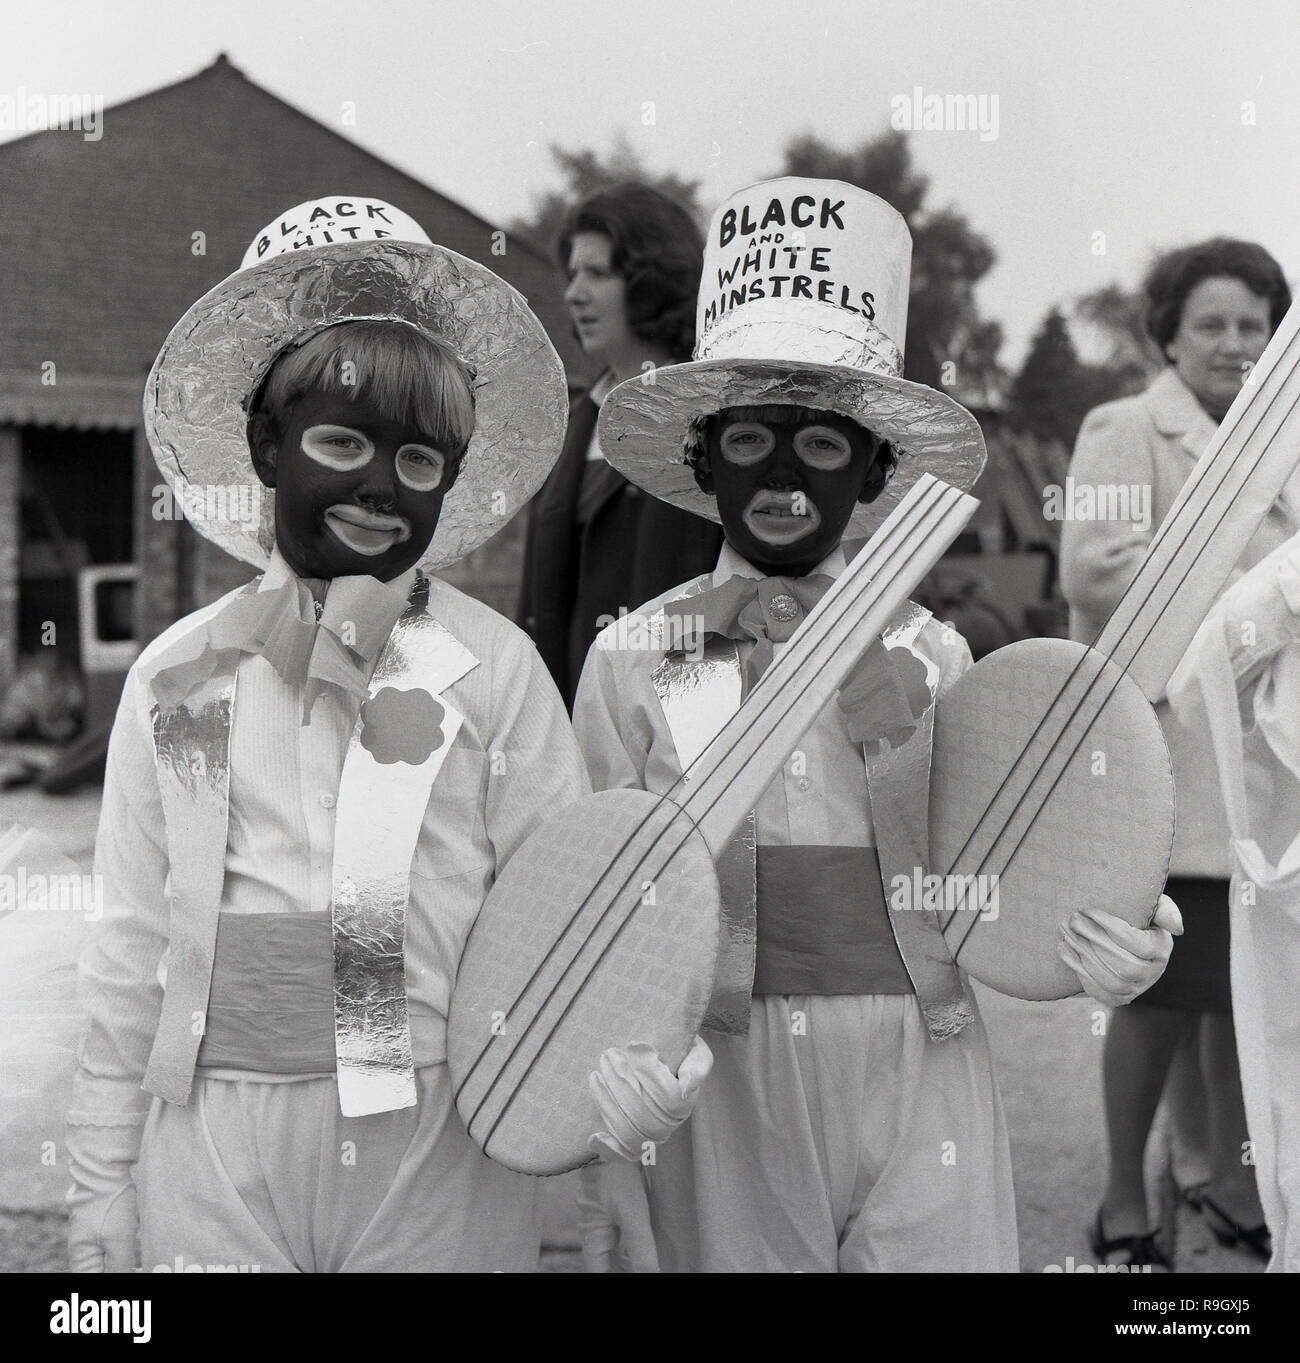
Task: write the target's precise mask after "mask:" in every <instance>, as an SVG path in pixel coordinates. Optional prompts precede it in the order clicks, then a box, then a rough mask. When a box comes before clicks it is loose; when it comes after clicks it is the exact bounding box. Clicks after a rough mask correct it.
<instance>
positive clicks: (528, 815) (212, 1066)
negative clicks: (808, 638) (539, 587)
mask: <svg viewBox="0 0 1300 1363" xmlns="http://www.w3.org/2000/svg"><path fill="white" fill-rule="evenodd" d="M565 406H566V395H565V385H564V378H563V374H562V371H561V368H560V364H559V361H558V358H557V357H556V355H555V352H554V350H553V349H552V347H551V345H550V343H549V342H548V340H547V338H546V335H545V333H544V331H543V330H542V327H541V325H540V323H539V322H538V321H537V319H536V318H535V317H534V316H533V314H532V313H531V312H530V311H529V309H528V307H527V305H526V304H525V302H524V300H523V299H522V298H521V297H520V296H519V295H518V294H517V293H516V292H515V291H514V290H513V289H512V288H510V287H509V286H508V285H507V284H505V283H504V282H503V281H502V280H500V279H499V278H497V277H496V276H495V275H494V274H492V273H491V272H490V271H488V270H486V269H484V268H483V267H482V266H480V265H477V264H475V263H474V262H472V261H470V260H467V259H464V258H463V257H461V256H458V255H456V254H455V253H453V252H451V251H448V250H445V249H443V248H441V247H438V246H435V245H433V244H432V243H430V241H429V239H428V237H426V236H425V234H424V232H423V231H422V230H421V229H420V228H419V226H418V225H417V224H415V223H414V222H413V221H412V220H411V219H410V218H408V217H407V216H406V215H405V214H403V213H401V212H400V211H399V210H397V209H395V208H393V206H392V205H389V204H386V203H382V202H380V201H377V200H371V199H364V198H358V197H352V196H346V195H344V196H333V197H331V198H327V199H322V200H319V201H316V202H312V203H305V204H301V205H299V206H298V207H297V208H294V209H292V210H290V211H289V212H287V213H285V214H283V215H281V217H279V218H277V219H276V220H275V221H274V222H272V223H270V224H269V225H268V226H267V227H266V228H265V229H264V230H263V231H262V232H259V233H258V234H257V236H256V237H255V238H254V241H253V244H252V245H251V246H250V248H249V251H248V254H247V255H246V257H245V259H244V262H243V265H242V266H241V268H240V270H239V271H237V272H236V273H235V274H233V275H231V276H230V277H229V278H228V279H227V280H225V281H224V282H223V283H222V284H220V285H218V286H217V287H216V288H215V289H213V290H212V291H211V292H210V293H208V294H207V295H206V296H205V297H204V298H202V299H201V300H200V301H199V302H198V303H196V304H195V305H194V306H193V307H192V308H191V309H190V310H189V312H188V313H186V315H185V316H184V317H183V318H182V319H181V321H180V322H179V323H177V325H176V327H175V328H174V329H173V331H172V333H171V335H170V336H169V337H168V339H167V341H166V343H165V344H164V346H163V348H162V351H161V353H160V354H159V356H158V359H157V361H156V363H155V364H154V367H153V370H152V372H151V374H150V376H149V380H148V385H147V389H146V394H145V424H146V429H147V432H148V435H149V440H150V443H151V444H152V446H153V449H154V452H155V455H156V457H157V460H158V463H159V467H160V468H161V469H162V472H163V474H164V476H165V477H166V479H167V480H168V483H169V484H170V485H171V487H172V489H173V491H174V492H175V494H176V496H177V500H178V501H180V503H181V505H183V506H185V507H187V508H194V509H195V511H196V513H197V512H198V511H201V510H204V509H210V508H214V507H215V508H218V509H223V510H224V511H225V513H226V514H224V515H214V516H196V521H195V523H196V528H197V529H198V530H199V531H200V532H201V533H203V534H204V535H206V536H207V537H208V538H210V539H211V540H213V541H215V542H216V543H217V544H219V545H221V546H222V547H223V548H225V549H227V550H228V551H230V552H231V553H233V554H236V555H238V556H239V557H240V558H242V559H244V560H245V561H247V562H249V563H252V564H255V565H257V566H258V567H259V568H262V569H263V570H264V572H263V575H262V576H261V577H260V578H259V579H257V580H256V581H254V582H253V583H250V584H249V585H248V586H247V587H245V588H243V589H241V590H238V591H236V592H232V593H231V594H229V595H228V596H226V597H224V598H223V599H221V600H220V601H218V602H216V603H215V604H214V605H212V606H209V607H207V608H206V609H203V610H200V611H197V612H195V613H194V614H192V615H190V616H187V617H186V618H185V619H183V620H181V621H180V622H178V623H177V624H176V625H174V626H173V627H172V628H171V629H169V630H167V631H166V632H165V633H164V634H163V635H162V636H161V637H160V638H158V639H157V640H155V641H154V642H153V643H152V644H151V645H150V646H149V647H148V648H146V649H145V651H144V653H143V654H142V655H141V657H140V659H139V661H138V662H137V663H136V665H135V666H134V667H133V668H132V670H131V673H130V676H129V677H128V679H127V682H126V686H125V689H124V692H123V696H122V701H121V706H120V709H119V711H118V716H117V721H116V723H115V726H114V729H113V736H112V741H111V745H110V750H109V757H108V770H107V777H106V782H105V790H104V807H103V816H102V819H101V823H100V829H99V837H98V843H97V847H96V869H97V871H98V873H99V874H100V875H101V876H102V877H103V884H104V887H105V899H106V909H105V915H104V930H103V932H102V933H101V935H100V938H99V940H98V943H97V945H96V946H95V948H94V950H93V951H92V953H91V954H90V955H89V956H88V958H87V959H86V961H85V962H84V964H83V987H84V990H85V997H86V1001H87V1005H88V1009H89V1014H90V1027H89V1033H88V1036H87V1039H86V1041H85V1044H84V1046H83V1048H82V1051H81V1056H80V1067H79V1070H78V1073H77V1076H76V1082H75V1088H74V1097H73V1103H72V1110H71V1112H70V1115H69V1123H70V1124H69V1134H68V1147H69V1152H70V1156H71V1164H72V1172H73V1178H74V1188H73V1191H72V1193H71V1194H70V1199H69V1200H70V1204H71V1227H70V1244H71V1258H72V1264H73V1267H74V1268H85V1269H95V1268H108V1269H123V1268H129V1267H131V1266H133V1265H134V1264H135V1263H136V1262H137V1258H136V1247H135V1240H136V1235H137V1223H138V1234H139V1240H140V1247H141V1251H142V1255H143V1259H142V1262H143V1265H144V1267H145V1268H154V1267H158V1266H162V1267H164V1268H168V1269H171V1268H178V1269H179V1268H188V1267H192V1266H194V1265H199V1266H206V1265H209V1264H221V1265H223V1266H230V1265H237V1266H239V1267H240V1268H247V1269H249V1270H250V1271H251V1270H257V1271H262V1272H270V1271H335V1270H350V1271H356V1270H367V1269H393V1270H408V1271H409V1270H416V1269H449V1268H456V1269H483V1270H489V1269H492V1270H495V1269H533V1268H535V1267H536V1263H537V1254H538V1248H539V1234H538V1228H537V1224H536V1214H535V1192H534V1190H535V1182H534V1180H532V1179H529V1178H527V1177H525V1176H523V1175H520V1174H516V1173H513V1172H511V1171H510V1170H507V1169H505V1168H504V1167H502V1166H499V1165H496V1164H493V1163H492V1162H490V1161H489V1160H487V1159H486V1158H485V1157H484V1156H483V1155H482V1154H481V1153H480V1152H479V1151H478V1149H477V1147H475V1146H474V1145H473V1144H472V1143H471V1142H470V1140H469V1138H468V1136H467V1135H466V1133H465V1130H464V1128H463V1126H462V1124H461V1122H460V1119H459V1118H458V1117H457V1116H456V1113H455V1110H454V1108H453V1105H452V1097H451V1081H450V1079H449V1078H448V1074H447V1067H446V1064H445V1018H446V1013H447V1007H448V1000H449V994H450V990H451V985H452V983H453V981H454V978H455V973H456V968H457V964H458V961H459V957H460V953H461V950H462V948H463V946H464V942H465V940H466V937H467V935H468V933H469V930H470V927H471V925H472V923H473V921H474V918H475V916H476V914H477V912H478V910H479V907H480V905H481V904H482V901H483V899H484V896H485V894H486V893H487V891H488V889H489V888H490V886H491V885H492V883H493V879H494V876H495V874H496V872H497V870H498V868H500V867H501V866H502V865H503V864H504V863H505V862H506V861H507V860H508V859H509V858H510V856H511V855H512V854H513V852H514V850H515V849H516V848H517V847H518V846H519V845H520V844H521V843H522V842H523V841H524V839H525V838H526V837H527V835H528V833H529V832H530V831H531V830H532V828H533V826H534V825H535V824H536V822H538V821H539V820H540V819H541V818H542V817H543V816H544V815H545V814H547V813H549V812H550V811H552V810H554V809H555V808H557V807H561V806H563V805H564V804H566V803H567V802H569V801H570V800H571V799H573V798H576V797H577V796H578V795H580V794H582V793H584V792H585V791H586V790H587V789H588V786H587V781H586V777H585V775H584V773H583V770H582V763H581V758H580V755H579V753H578V750H577V747H576V745H575V743H574V740H573V735H572V731H571V730H570V728H569V724H568V720H567V717H566V715H565V710H564V706H563V705H562V704H561V702H560V699H559V696H558V695H557V694H556V691H555V688H554V686H553V685H552V683H551V680H550V678H549V676H548V674H547V672H546V669H545V667H543V666H542V664H541V661H540V659H539V658H538V656H537V654H536V653H535V651H534V650H533V648H532V645H531V644H530V643H529V641H528V640H527V639H526V637H525V636H524V635H523V634H522V633H521V632H520V631H519V630H517V629H516V628H515V627H514V626H513V625H511V624H509V623H508V622H507V621H505V620H503V619H502V618H501V617H500V616H498V615H497V614H495V613H494V612H493V611H491V610H489V609H488V608H486V607H485V606H482V605H480V604H478V603H477V602H475V601H473V600H471V599H470V598H468V597H465V596H463V595H461V594H460V593H459V592H457V591H455V590H454V589H453V588H451V587H450V586H448V585H447V584H445V583H444V582H441V581H439V580H438V579H437V578H436V577H431V576H429V575H428V574H427V572H426V570H429V569H434V568H437V567H439V566H441V565H444V564H449V563H453V562H455V561H456V560H457V559H458V558H460V557H462V556H463V555H464V554H466V553H468V552H469V551H470V550H471V549H473V548H474V547H475V546H477V545H479V544H481V543H483V542H484V541H485V540H486V539H487V538H488V537H489V536H490V535H492V534H493V533H495V531H496V530H497V529H499V528H500V527H501V526H502V525H504V524H505V522H506V521H507V520H508V519H509V517H510V516H511V515H512V514H513V513H514V511H516V510H517V509H518V508H519V507H520V506H522V505H523V504H524V502H525V501H526V500H527V499H528V498H529V497H530V496H531V495H532V493H533V492H535V491H536V489H537V488H538V487H539V486H540V485H541V483H542V481H543V479H544V478H545V476H546V473H547V471H548V470H549V468H550V467H551V465H552V463H553V462H554V460H555V457H556V455H557V454H558V452H559V449H560V446H561V441H562V437H563V431H564V420H565ZM213 489H216V490H218V491H224V492H226V493H228V494H230V495H227V496H224V497H215V496H213V495H211V492H212V490H213ZM234 493H239V494H240V495H233V494H234ZM245 494H248V495H245ZM232 509H234V510H236V511H238V512H239V513H240V514H237V515H236V514H231V512H232Z"/></svg>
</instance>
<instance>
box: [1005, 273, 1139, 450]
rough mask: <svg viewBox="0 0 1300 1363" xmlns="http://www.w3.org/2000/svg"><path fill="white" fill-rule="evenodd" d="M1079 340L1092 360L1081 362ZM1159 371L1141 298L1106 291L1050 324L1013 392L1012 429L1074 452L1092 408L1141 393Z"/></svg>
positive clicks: (1052, 317) (1113, 287)
mask: <svg viewBox="0 0 1300 1363" xmlns="http://www.w3.org/2000/svg"><path fill="white" fill-rule="evenodd" d="M1076 336H1080V337H1082V340H1083V343H1084V345H1085V346H1086V348H1087V353H1088V355H1089V356H1090V358H1089V359H1085V358H1083V357H1082V356H1080V354H1079V350H1078V347H1077V346H1076V344H1075V339H1074V338H1075V337H1076ZM1160 368H1161V364H1160V360H1159V357H1158V356H1157V355H1156V352H1155V348H1154V347H1153V346H1152V345H1151V344H1150V342H1149V341H1148V340H1147V337H1146V329H1145V324H1144V322H1143V302H1142V298H1141V295H1139V294H1134V293H1129V292H1127V291H1126V290H1124V289H1122V288H1120V286H1119V285H1118V284H1108V285H1106V286H1105V287H1104V288H1100V289H1095V290H1094V291H1093V292H1092V293H1087V294H1084V295H1083V296H1082V297H1080V298H1078V299H1077V300H1076V301H1075V302H1074V304H1073V306H1072V307H1070V308H1069V309H1068V311H1067V310H1063V309H1062V308H1060V307H1054V308H1053V309H1052V310H1051V311H1050V312H1049V313H1048V314H1047V316H1046V318H1044V320H1043V324H1042V326H1041V327H1040V328H1039V330H1038V332H1037V334H1036V335H1035V337H1034V339H1033V341H1032V343H1031V344H1030V347H1029V353H1028V354H1027V355H1026V356H1025V361H1024V364H1022V365H1021V367H1020V372H1019V373H1018V374H1017V375H1016V377H1015V379H1014V381H1013V382H1012V385H1011V392H1010V396H1009V404H1008V405H1009V408H1010V413H1009V415H1010V420H1011V424H1012V425H1013V426H1014V427H1015V428H1016V429H1017V430H1021V431H1030V432H1032V433H1033V434H1034V435H1037V436H1040V437H1041V438H1043V439H1045V440H1052V439H1054V440H1059V441H1060V442H1061V443H1062V444H1064V445H1065V446H1066V448H1067V449H1068V448H1072V447H1073V445H1074V438H1075V436H1076V435H1077V434H1078V432H1079V427H1080V425H1081V424H1082V423H1083V418H1084V417H1085V416H1087V414H1088V413H1089V412H1090V411H1091V410H1092V409H1093V408H1094V407H1096V406H1099V405H1100V404H1101V403H1103V402H1110V401H1111V400H1112V399H1114V398H1121V397H1126V396H1127V395H1129V394H1130V393H1137V392H1140V391H1141V390H1142V389H1143V388H1145V387H1146V386H1147V384H1148V383H1149V382H1150V381H1151V379H1152V378H1154V377H1155V375H1156V374H1157V373H1158V372H1159V370H1160Z"/></svg>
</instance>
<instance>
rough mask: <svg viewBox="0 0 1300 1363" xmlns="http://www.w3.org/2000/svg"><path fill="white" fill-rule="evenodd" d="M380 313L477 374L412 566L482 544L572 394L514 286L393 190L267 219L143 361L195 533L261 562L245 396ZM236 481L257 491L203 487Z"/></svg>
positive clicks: (500, 521) (153, 435)
mask: <svg viewBox="0 0 1300 1363" xmlns="http://www.w3.org/2000/svg"><path fill="white" fill-rule="evenodd" d="M376 320H379V321H393V322H400V323H404V324H405V325H408V326H411V327H414V328H415V329H416V330H417V331H421V332H423V333H424V334H425V335H428V336H432V337H436V338H438V339H440V340H442V341H445V342H447V343H448V344H450V345H451V347H452V348H453V349H454V350H455V351H456V352H457V354H459V355H460V356H461V358H462V359H463V360H464V361H465V362H466V363H467V364H468V365H469V367H470V369H471V370H472V371H473V373H474V376H475V378H474V398H475V428H474V434H473V436H472V438H471V439H470V442H469V448H468V450H467V451H466V453H465V459H464V463H463V465H462V468H461V472H460V474H459V475H458V477H457V479H456V482H455V483H454V484H453V486H452V488H451V490H450V491H449V492H448V493H447V496H446V498H445V500H444V501H443V504H442V511H441V514H440V515H439V518H438V528H437V531H436V533H435V534H434V537H433V540H432V542H431V543H430V545H429V547H428V549H427V550H426V552H425V554H424V556H423V558H422V559H421V560H420V565H421V567H423V568H427V569H434V568H439V567H443V566H445V565H447V564H449V563H454V562H455V561H456V560H457V559H459V558H462V557H463V556H464V555H465V554H467V553H469V552H470V550H472V549H474V548H477V546H478V545H480V544H482V543H483V542H484V541H485V540H487V539H489V538H490V537H491V536H492V535H494V534H495V533H496V532H497V531H498V530H500V529H501V528H502V527H503V526H504V525H505V524H506V522H507V521H508V520H509V519H510V517H511V516H512V515H514V513H515V512H516V511H517V510H518V509H519V508H520V507H521V506H523V505H524V503H525V502H527V501H528V499H529V498H530V497H531V496H532V495H533V493H534V492H536V491H537V489H538V488H539V487H540V486H541V485H542V483H543V481H544V480H545V478H546V475H547V473H548V472H549V471H550V469H551V466H552V465H553V464H554V463H555V461H556V459H557V458H558V457H559V453H560V448H561V445H562V443H563V439H564V428H565V423H566V421H567V415H568V394H567V389H566V385H565V380H564V370H563V367H562V366H561V364H560V359H559V356H558V355H556V353H555V350H554V347H553V346H552V345H551V343H550V340H549V339H548V337H547V335H546V332H545V330H544V329H543V327H542V324H541V322H539V321H538V319H537V318H536V316H534V314H533V313H532V311H531V310H530V309H529V307H528V304H527V302H526V301H525V300H524V298H523V296H522V295H521V294H519V293H518V292H516V290H515V289H513V288H512V287H511V286H510V285H509V284H507V283H506V282H505V280H503V279H501V278H500V277H498V276H497V275H495V274H493V273H492V271H491V270H489V269H487V268H486V267H484V266H482V265H480V264H478V263H477V262H476V261H473V260H469V259H467V258H466V257H465V256H461V255H458V254H457V253H456V252H455V251H449V250H447V249H446V248H445V247H443V246H436V245H434V244H433V243H432V242H431V241H430V240H429V238H428V236H427V235H426V234H425V232H424V230H423V229H422V228H421V227H420V225H419V224H418V223H417V222H415V220H414V219H413V218H411V217H409V216H408V215H407V214H405V213H403V212H402V211H401V210H400V209H397V208H394V207H393V206H392V205H391V204H388V203H385V202H383V201H382V200H379V199H368V198H364V197H360V196H358V195H349V194H331V195H327V196H325V197H324V198H321V199H314V200H309V201H308V202H307V203H302V204H299V205H297V207H295V208H291V209H289V210H288V211H287V212H285V213H281V214H280V215H279V216H278V217H276V218H275V219H273V220H272V221H271V222H270V223H268V224H267V225H266V226H265V227H264V228H262V230H261V231H260V232H258V233H257V234H256V235H255V236H254V237H253V240H252V242H251V243H250V245H249V247H248V250H247V251H246V252H245V253H244V258H243V261H242V263H241V265H240V267H239V269H238V270H236V271H235V272H234V273H233V274H232V275H230V276H229V277H228V278H226V279H225V280H223V281H222V282H221V283H220V284H218V285H217V286H216V287H215V288H214V289H212V290H210V291H209V292H208V293H206V294H204V296H203V297H202V298H200V299H199V301H198V302H197V303H195V304H194V305H193V306H192V307H191V308H190V309H189V310H188V311H187V312H186V313H185V315H184V316H183V317H182V318H181V319H180V321H179V322H177V323H176V325H175V326H174V327H173V328H172V330H171V333H170V335H169V336H168V337H167V339H166V341H164V342H163V346H162V349H161V350H160V351H159V352H158V358H157V359H156V360H155V361H154V365H153V368H152V369H151V370H150V372H149V378H148V380H147V382H146V384H145V393H144V425H145V433H146V435H147V436H148V439H149V444H150V446H151V447H152V449H153V453H154V458H155V459H156V460H157V462H158V467H159V469H160V470H161V472H162V475H163V477H164V478H165V479H166V480H167V483H168V484H169V486H170V488H171V490H172V493H173V495H174V496H175V498H176V500H177V502H178V504H179V505H180V506H182V507H183V508H184V509H185V512H186V515H187V517H188V518H189V519H190V520H191V523H192V524H193V525H194V528H195V529H196V530H197V531H198V532H199V533H200V534H201V535H203V536H205V537H206V538H207V539H209V540H211V541H212V542H213V543H214V544H217V545H219V546H220V547H221V548H222V549H224V550H226V551H227V552H228V553H231V554H233V555H234V556H235V557H236V558H240V559H243V560H244V561H245V562H247V563H252V564H255V565H256V566H258V567H265V566H266V564H267V562H268V560H269V558H270V554H271V549H272V547H273V546H274V542H275V496H274V493H272V492H271V491H270V490H269V489H263V488H262V486H261V484H260V482H258V480H257V477H256V474H255V473H254V471H253V466H252V461H251V459H250V457H249V450H248V437H247V423H248V409H249V404H250V403H251V401H252V399H253V397H254V395H255V394H256V393H257V391H258V390H259V388H260V387H261V385H262V382H263V380H264V379H265V378H266V375H267V373H268V372H269V370H270V368H271V366H272V365H273V364H274V362H275V360H276V359H277V358H278V357H279V356H280V355H281V354H282V353H283V352H284V351H285V350H286V349H288V348H290V347H292V346H295V345H301V344H302V343H303V342H305V341H307V340H308V339H310V338H311V337H312V336H314V335H316V334H317V333H318V332H320V331H323V330H325V329H326V328H327V327H331V326H335V325H337V324H338V323H341V322H350V321H376ZM241 488H252V489H253V490H254V493H255V495H254V496H253V497H252V498H251V499H250V498H248V497H246V496H245V497H235V496H229V495H225V496H213V495H211V493H212V492H214V491H215V492H222V493H227V494H228V493H229V492H231V491H238V490H239V489H241ZM214 507H215V508H217V510H216V513H215V514H213V513H212V512H211V511H209V512H208V514H205V511H204V509H205V508H214ZM250 508H251V514H246V513H249V512H250ZM235 512H237V513H238V514H234V513H235Z"/></svg>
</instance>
